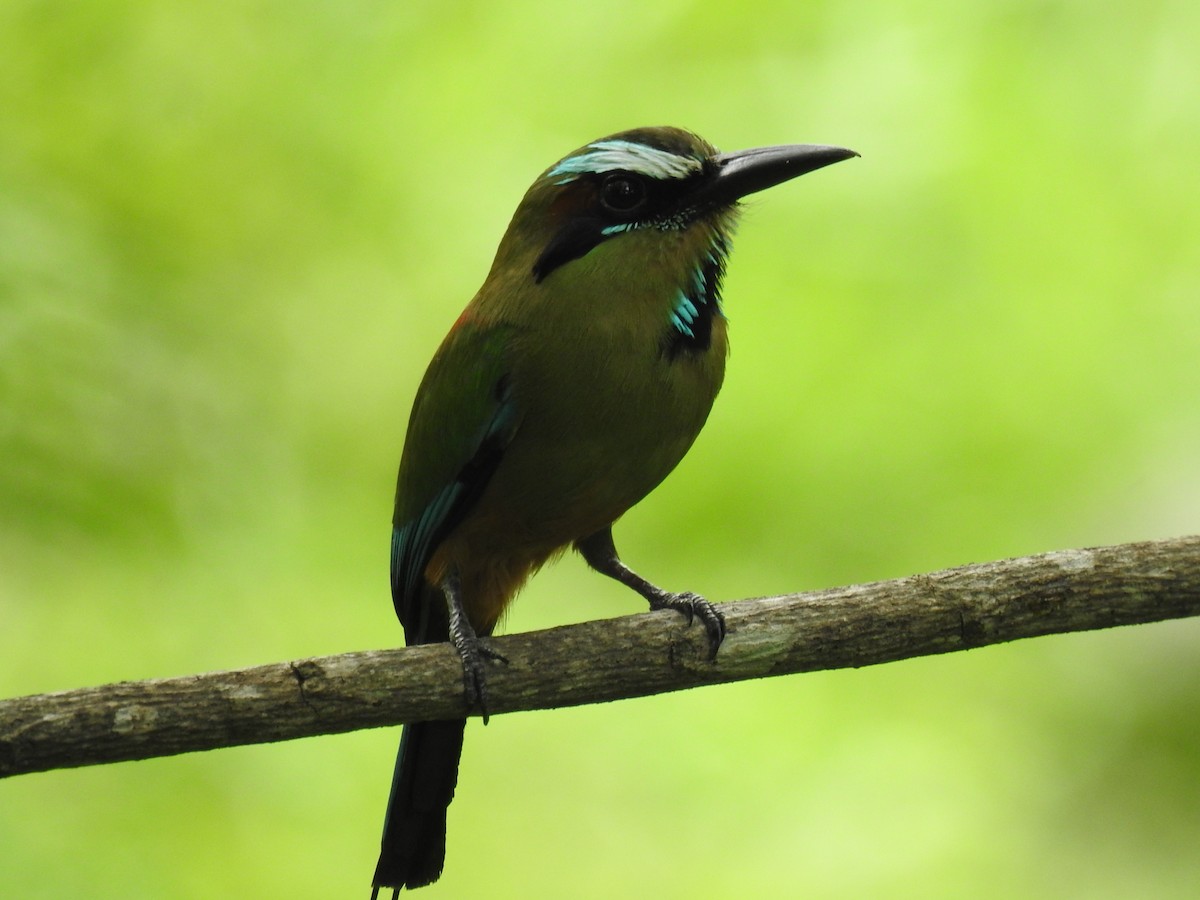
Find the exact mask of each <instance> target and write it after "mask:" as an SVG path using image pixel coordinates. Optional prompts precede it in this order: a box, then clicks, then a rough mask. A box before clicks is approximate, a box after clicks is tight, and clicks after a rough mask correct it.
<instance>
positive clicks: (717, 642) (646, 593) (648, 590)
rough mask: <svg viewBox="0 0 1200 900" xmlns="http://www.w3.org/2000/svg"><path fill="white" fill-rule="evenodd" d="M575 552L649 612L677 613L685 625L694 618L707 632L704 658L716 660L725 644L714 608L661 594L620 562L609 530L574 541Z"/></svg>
mask: <svg viewBox="0 0 1200 900" xmlns="http://www.w3.org/2000/svg"><path fill="white" fill-rule="evenodd" d="M575 548H576V549H577V550H578V551H579V552H580V553H581V554H583V558H584V559H585V560H586V561H587V564H588V565H589V566H591V567H592V568H593V569H595V570H596V571H597V572H599V573H601V574H602V575H607V576H608V577H609V578H615V579H616V580H617V581H619V582H621V584H623V585H625V586H626V587H630V588H633V589H634V590H635V591H637V592H638V593H639V594H641V595H642V596H643V597H645V598H646V599H647V600H648V601H649V602H650V608H651V609H675V610H678V611H679V612H681V613H683V614H684V615H685V616H686V617H687V621H688V624H689V625H691V624H692V619H693V617H698V618H699V619H700V621H701V622H702V623H703V624H704V630H705V631H707V632H708V658H709V659H716V658H717V650H718V648H720V646H721V641H723V640H725V617H724V616H723V615H721V612H720V610H718V609H717V608H716V607H715V606H713V605H712V604H711V603H709V602H708V601H707V600H705V599H704V598H703V597H701V596H700V595H699V594H693V593H692V592H691V591H684V592H683V593H679V594H674V593H671V592H670V591H664V590H663V589H662V588H660V587H657V586H656V585H653V584H651V583H650V582H649V581H647V580H646V579H645V578H643V577H642V576H641V575H639V574H638V573H637V572H635V571H633V569H631V568H629V566H627V565H625V563H623V562H621V558H620V557H619V556H617V548H616V546H615V545H614V544H613V538H612V527H611V526H610V527H608V528H605V529H603V530H601V531H597V532H596V533H595V534H593V535H589V536H588V537H585V538H583V539H582V540H579V541H576V542H575Z"/></svg>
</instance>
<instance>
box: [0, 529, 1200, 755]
mask: <svg viewBox="0 0 1200 900" xmlns="http://www.w3.org/2000/svg"><path fill="white" fill-rule="evenodd" d="M721 609H722V611H723V612H724V614H725V617H726V621H727V623H728V627H729V634H728V636H727V637H726V639H725V643H724V644H723V645H722V647H721V652H720V654H719V656H718V657H717V660H716V662H715V663H709V662H707V661H705V651H706V648H707V643H706V639H705V635H704V631H703V629H701V628H697V627H692V628H688V627H687V626H686V625H685V624H684V622H683V620H682V619H681V617H680V616H679V614H678V613H675V612H654V613H643V614H640V615H632V616H625V617H624V618H619V619H609V620H603V621H595V622H586V623H583V624H580V625H570V626H565V627H561V628H551V629H548V630H545V631H537V632H529V633H526V634H514V635H509V636H506V637H500V638H496V639H495V640H494V641H493V646H494V647H495V649H496V650H498V651H499V652H500V653H503V654H504V655H505V656H506V657H507V658H508V659H509V664H508V665H496V666H494V667H493V668H492V669H491V672H490V675H489V680H488V691H489V697H490V701H489V707H490V711H491V713H492V714H497V713H505V712H513V711H516V710H526V709H550V708H553V707H559V706H574V705H579V704H584V703H598V702H603V701H607V700H618V699H621V698H624V697H638V696H645V695H648V694H658V693H663V692H665V691H677V690H682V689H684V688H691V687H697V686H699V685H702V684H716V683H720V682H727V681H739V680H742V679H748V678H764V677H767V676H772V675H787V674H790V673H794V672H809V671H814V670H818V669H836V668H843V667H847V666H855V667H857V666H867V665H873V664H875V663H882V662H890V661H892V660H897V659H904V658H907V657H913V656H924V655H928V654H934V653H946V652H949V651H952V650H967V649H971V648H973V647H983V646H986V645H988V644H998V643H1002V642H1005V641H1011V640H1015V639H1017V638H1026V637H1035V636H1037V635H1044V634H1052V633H1059V632H1071V631H1087V630H1090V629H1096V628H1109V627H1112V626H1114V625H1135V624H1139V623H1144V622H1153V621H1158V620H1161V619H1173V618H1181V617H1184V616H1195V615H1200V536H1198V537H1187V538H1179V539H1176V540H1168V541H1157V542H1148V543H1138V544H1123V545H1119V546H1115V547H1102V548H1096V549H1091V550H1066V551H1061V552H1055V553H1045V554H1041V555H1038V556H1030V557H1025V558H1021V559H1013V560H1005V561H1002V562H993V563H985V564H980V565H972V566H963V567H961V568H955V569H946V570H944V571H941V572H935V573H932V574H929V575H914V576H911V577H908V578H901V579H898V580H895V581H881V582H876V583H873V584H864V585H855V586H851V587H844V588H834V589H831V590H825V591H815V592H812V593H806V594H795V595H790V596H785V597H767V598H763V599H758V600H744V601H740V602H737V603H727V604H724V605H722V607H721ZM465 714H466V710H465V709H464V706H463V699H462V673H461V669H460V667H459V663H458V659H457V657H456V656H455V654H454V651H453V650H452V649H451V647H450V645H449V644H435V645H428V646H422V647H412V648H408V649H403V650H378V651H366V652H359V653H345V654H341V655H339V656H327V657H320V658H314V659H304V660H299V661H296V662H290V663H276V664H273V665H266V666H256V667H254V668H250V669H241V670H237V671H229V672H211V673H208V674H204V675H190V676H187V677H183V678H168V679H155V680H151V681H140V682H121V683H119V684H109V685H104V686H102V687H94V688H82V689H79V690H72V691H63V692H60V693H54V694H40V695H36V696H30V697H17V698H15V699H11V700H5V701H0V777H4V776H9V775H19V774H23V773H26V772H40V771H45V770H48V769H56V768H67V767H72V766H86V765H95V764H97V763H108V762H118V761H121V760H130V759H148V758H151V757H155V756H170V755H173V754H176V753H186V752H189V751H193V750H211V749H214V748H217V747H233V746H238V745H241V744H256V743H266V742H270V741H281V740H289V739H292V738H299V737H308V736H311V735H317V734H334V733H340V732H344V731H353V730H356V729H359V728H372V727H379V726H384V725H397V724H399V723H401V722H412V721H419V720H424V719H446V718H458V717H461V716H463V715H465Z"/></svg>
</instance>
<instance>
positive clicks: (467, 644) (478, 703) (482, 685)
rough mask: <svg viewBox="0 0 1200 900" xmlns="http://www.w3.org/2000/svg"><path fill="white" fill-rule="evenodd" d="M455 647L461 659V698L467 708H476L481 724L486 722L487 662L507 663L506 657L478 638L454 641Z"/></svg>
mask: <svg viewBox="0 0 1200 900" xmlns="http://www.w3.org/2000/svg"><path fill="white" fill-rule="evenodd" d="M454 647H455V649H456V650H457V651H458V657H459V659H460V660H461V661H462V669H463V700H464V701H465V702H466V705H467V709H468V710H475V709H478V710H479V712H480V714H481V715H482V716H483V724H485V725H486V724H487V722H488V692H487V663H488V662H489V661H492V662H500V663H504V664H505V665H508V657H507V656H505V655H504V654H502V653H499V652H497V651H496V650H493V649H492V648H491V647H489V646H488V645H487V644H485V643H484V642H483V641H482V640H480V639H479V638H472V639H468V640H460V641H455V643H454Z"/></svg>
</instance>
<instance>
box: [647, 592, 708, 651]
mask: <svg viewBox="0 0 1200 900" xmlns="http://www.w3.org/2000/svg"><path fill="white" fill-rule="evenodd" d="M649 600H650V608H651V609H673V610H676V611H678V612H681V613H683V615H684V616H685V617H686V618H687V623H688V624H689V625H691V624H692V621H693V620H694V619H697V618H698V619H699V620H700V623H701V624H702V625H703V626H704V630H705V631H706V632H707V633H708V658H709V659H710V660H711V659H716V658H717V650H719V649H720V647H721V642H722V641H724V640H725V616H723V615H722V614H721V611H720V610H719V609H717V608H716V607H715V606H713V605H712V604H711V603H709V602H708V601H707V600H705V599H704V598H703V597H701V596H700V595H699V594H693V593H692V592H691V591H683V592H682V593H679V594H673V593H671V592H670V591H659V592H658V593H657V594H655V595H654V596H652V597H650V598H649Z"/></svg>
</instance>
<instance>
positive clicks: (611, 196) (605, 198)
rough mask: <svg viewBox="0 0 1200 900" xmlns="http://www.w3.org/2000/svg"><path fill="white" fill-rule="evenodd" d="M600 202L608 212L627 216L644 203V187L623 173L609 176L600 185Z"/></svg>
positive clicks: (636, 179) (637, 180) (640, 182)
mask: <svg viewBox="0 0 1200 900" xmlns="http://www.w3.org/2000/svg"><path fill="white" fill-rule="evenodd" d="M600 202H601V203H602V204H603V205H604V208H605V209H607V210H608V211H609V212H614V213H621V214H622V215H628V214H629V213H631V212H633V211H634V210H635V209H637V208H638V207H639V206H641V205H642V204H643V203H645V202H646V185H645V184H643V183H642V180H641V179H640V178H638V177H636V176H634V175H629V174H626V173H624V172H622V173H619V174H613V175H609V176H608V177H607V178H605V179H604V181H603V182H602V183H601V185H600Z"/></svg>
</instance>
